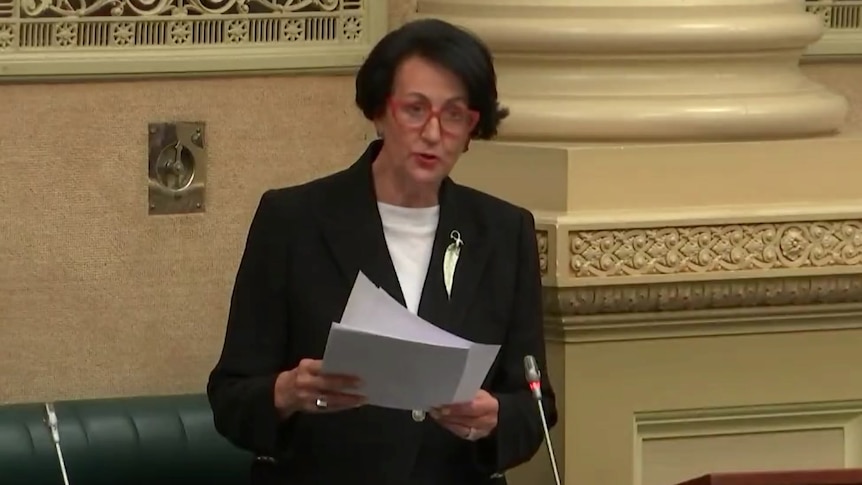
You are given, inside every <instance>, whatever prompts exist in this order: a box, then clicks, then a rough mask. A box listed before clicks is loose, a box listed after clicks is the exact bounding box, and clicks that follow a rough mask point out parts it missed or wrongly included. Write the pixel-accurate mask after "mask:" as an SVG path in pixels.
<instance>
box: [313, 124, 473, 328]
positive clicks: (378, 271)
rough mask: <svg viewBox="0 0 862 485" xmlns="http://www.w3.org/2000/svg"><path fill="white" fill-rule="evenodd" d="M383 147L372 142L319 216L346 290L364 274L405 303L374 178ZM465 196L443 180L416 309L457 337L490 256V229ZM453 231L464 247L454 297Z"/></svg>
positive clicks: (343, 176) (341, 177) (340, 180)
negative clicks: (450, 268) (446, 264)
mask: <svg viewBox="0 0 862 485" xmlns="http://www.w3.org/2000/svg"><path fill="white" fill-rule="evenodd" d="M381 146H382V142H381V141H379V140H378V141H374V142H372V143H371V144H370V145H369V146H368V149H367V150H366V151H365V153H363V154H362V156H361V157H360V158H359V160H357V162H356V163H354V164H353V165H352V166H351V167H350V168H348V169H347V170H345V171H343V172H342V173H340V174H338V175H337V176H336V179H335V180H334V183H333V186H332V188H331V190H330V191H328V194H327V196H326V197H325V198H324V199H323V200H322V201H321V202H320V206H321V213H320V216H321V219H322V221H323V224H322V226H323V233H324V240H325V243H326V245H327V246H328V247H329V248H330V250H331V252H332V255H333V257H334V259H335V261H336V262H337V264H338V267H339V269H340V270H341V273H342V275H343V277H344V280H345V282H346V283H347V289H348V290H347V291H348V292H349V291H350V288H352V287H353V283H354V281H355V279H356V276H357V274H358V272H359V271H362V272H363V273H364V274H365V275H366V276H367V277H368V279H370V280H371V281H372V282H373V283H375V284H376V285H377V286H379V287H381V288H383V289H384V290H386V292H387V293H389V295H391V296H392V297H393V298H394V299H395V300H397V301H398V302H399V303H401V304H402V305H404V304H405V303H404V295H403V293H402V292H401V285H400V284H399V282H398V275H397V274H396V272H395V266H394V265H393V263H392V258H391V257H390V255H389V248H388V247H387V245H386V239H385V237H384V235H383V223H382V221H381V220H380V212H379V211H378V208H377V198H376V196H375V193H374V181H373V178H372V175H371V164H372V163H373V162H374V159H375V158H376V157H377V154H378V153H379V152H380V147H381ZM464 194H465V192H464V190H463V189H461V188H460V187H458V186H457V185H456V184H455V182H453V181H452V180H451V179H449V178H447V179H445V180H444V181H443V184H442V186H441V188H440V220H439V222H438V225H437V231H436V233H435V236H434V246H433V249H432V253H431V261H430V263H429V265H428V272H427V274H426V276H425V284H424V287H423V290H422V298H421V300H420V303H419V311H418V314H419V316H420V317H421V318H423V319H425V320H426V321H428V322H431V323H433V324H435V325H437V326H439V327H441V328H443V329H445V330H447V331H449V332H452V333H454V334H456V335H457V334H461V333H463V332H462V331H461V330H462V326H463V325H464V324H465V316H466V313H467V310H468V309H469V305H470V304H471V302H472V301H473V299H474V297H475V293H476V289H477V288H478V286H479V283H480V281H481V278H482V274H483V272H484V269H485V265H486V264H487V262H488V256H489V252H490V244H489V243H490V238H489V237H488V228H487V227H486V225H485V224H484V222H483V220H482V218H481V217H479V215H478V214H477V208H476V207H475V206H474V205H473V204H472V203H471V202H473V201H472V200H471V199H467V198H466V197H464ZM452 231H458V233H459V234H460V236H461V240H462V241H463V246H462V247H461V252H460V255H459V258H458V264H457V265H456V267H455V272H454V278H453V283H452V291H451V295H447V293H446V286H445V284H444V277H443V259H444V256H445V253H446V249H447V248H448V247H449V245H450V244H451V243H452V242H453V239H452V237H451V235H452ZM346 296H347V295H345V301H346Z"/></svg>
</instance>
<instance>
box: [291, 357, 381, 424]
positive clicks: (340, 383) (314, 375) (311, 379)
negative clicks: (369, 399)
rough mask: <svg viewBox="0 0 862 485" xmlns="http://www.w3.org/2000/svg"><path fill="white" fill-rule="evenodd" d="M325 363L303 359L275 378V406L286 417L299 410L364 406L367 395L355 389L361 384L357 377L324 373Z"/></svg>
mask: <svg viewBox="0 0 862 485" xmlns="http://www.w3.org/2000/svg"><path fill="white" fill-rule="evenodd" d="M321 364H322V362H321V361H320V360H314V359H303V360H302V361H300V363H299V365H297V366H296V367H295V368H294V369H292V370H289V371H285V372H282V373H281V374H279V375H278V378H277V379H276V381H275V407H276V409H278V410H279V412H280V413H281V415H282V416H283V417H287V416H289V415H291V414H293V413H294V412H296V411H305V412H318V413H319V412H333V411H343V410H345V409H351V408H355V407H359V406H362V405H363V404H365V398H364V397H363V396H362V395H361V394H357V393H355V392H351V391H355V390H357V389H358V388H359V386H360V385H361V383H360V381H359V378H357V377H354V376H344V375H333V374H323V373H321V371H320V368H321Z"/></svg>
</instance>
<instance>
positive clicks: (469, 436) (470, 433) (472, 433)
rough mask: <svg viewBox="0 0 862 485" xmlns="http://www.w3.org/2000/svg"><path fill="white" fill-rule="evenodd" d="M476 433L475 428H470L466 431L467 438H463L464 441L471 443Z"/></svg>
mask: <svg viewBox="0 0 862 485" xmlns="http://www.w3.org/2000/svg"><path fill="white" fill-rule="evenodd" d="M476 433H477V430H476V428H472V427H471V428H470V429H469V430H467V436H465V437H464V439H465V440H467V441H473V440H475V439H476Z"/></svg>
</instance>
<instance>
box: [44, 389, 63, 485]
mask: <svg viewBox="0 0 862 485" xmlns="http://www.w3.org/2000/svg"><path fill="white" fill-rule="evenodd" d="M45 413H46V414H47V415H48V428H49V429H50V430H51V438H53V440H54V448H55V449H56V450H57V462H58V463H59V464H60V471H61V472H62V473H63V483H64V485H69V475H68V474H67V473H66V460H64V459H63V450H62V449H61V448H60V427H59V423H58V422H57V413H55V412H54V405H53V404H52V403H49V402H47V403H45Z"/></svg>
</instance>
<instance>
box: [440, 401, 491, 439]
mask: <svg viewBox="0 0 862 485" xmlns="http://www.w3.org/2000/svg"><path fill="white" fill-rule="evenodd" d="M499 409H500V405H499V403H498V402H497V398H495V397H494V396H492V395H491V394H488V393H487V392H486V391H484V390H481V389H480V390H479V392H478V393H477V394H476V397H475V398H473V400H472V401H470V402H466V403H457V404H450V405H447V406H440V407H437V408H434V409H432V410H431V412H430V414H431V417H432V418H434V419H435V420H437V422H438V423H440V424H441V425H442V426H443V427H444V428H446V429H448V430H449V431H451V432H452V433H454V434H455V435H457V436H460V437H461V438H464V439H466V440H470V441H475V440H478V439H480V438H484V437H486V436H488V435H489V434H491V433H492V432H493V431H494V429H495V428H496V427H497V412H498V411H499Z"/></svg>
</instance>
